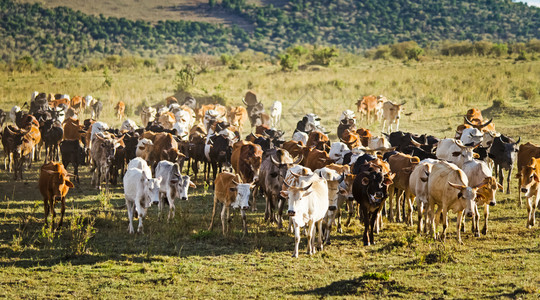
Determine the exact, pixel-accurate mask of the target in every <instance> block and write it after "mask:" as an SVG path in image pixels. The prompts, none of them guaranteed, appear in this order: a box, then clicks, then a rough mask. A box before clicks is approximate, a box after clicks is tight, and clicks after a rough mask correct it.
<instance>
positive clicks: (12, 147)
mask: <svg viewBox="0 0 540 300" xmlns="http://www.w3.org/2000/svg"><path fill="white" fill-rule="evenodd" d="M23 136H24V131H23V130H21V129H20V128H18V127H16V126H12V125H8V126H6V127H5V128H4V130H3V132H2V146H3V148H4V156H5V158H4V169H5V170H6V171H9V172H11V171H13V168H14V163H15V157H17V156H19V155H20V148H21V146H22V139H23Z"/></svg>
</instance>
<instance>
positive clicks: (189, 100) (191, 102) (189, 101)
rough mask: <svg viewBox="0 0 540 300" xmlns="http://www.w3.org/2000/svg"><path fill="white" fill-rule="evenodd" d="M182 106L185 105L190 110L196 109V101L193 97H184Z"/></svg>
mask: <svg viewBox="0 0 540 300" xmlns="http://www.w3.org/2000/svg"><path fill="white" fill-rule="evenodd" d="M182 105H185V106H187V107H189V108H191V109H192V110H195V108H197V100H196V99H195V98H193V96H186V98H185V99H184V102H182Z"/></svg>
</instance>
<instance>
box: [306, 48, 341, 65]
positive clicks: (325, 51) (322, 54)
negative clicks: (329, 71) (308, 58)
mask: <svg viewBox="0 0 540 300" xmlns="http://www.w3.org/2000/svg"><path fill="white" fill-rule="evenodd" d="M311 55H312V57H313V61H312V63H313V64H316V65H321V66H328V65H330V63H331V62H332V59H333V58H334V57H338V55H339V51H338V49H336V48H335V47H322V48H319V49H315V50H313V53H312V54H311Z"/></svg>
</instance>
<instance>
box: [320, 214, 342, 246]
mask: <svg viewBox="0 0 540 300" xmlns="http://www.w3.org/2000/svg"><path fill="white" fill-rule="evenodd" d="M338 209H339V208H338ZM335 216H336V212H335V211H333V212H331V211H328V212H326V217H325V218H324V219H326V220H327V221H326V226H324V227H325V232H324V243H325V244H326V245H330V232H331V231H332V225H333V223H334V220H335ZM321 224H322V221H321Z"/></svg>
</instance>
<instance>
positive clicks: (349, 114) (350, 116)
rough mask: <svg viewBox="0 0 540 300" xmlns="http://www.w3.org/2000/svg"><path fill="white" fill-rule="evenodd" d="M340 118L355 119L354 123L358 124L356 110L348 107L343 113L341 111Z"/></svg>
mask: <svg viewBox="0 0 540 300" xmlns="http://www.w3.org/2000/svg"><path fill="white" fill-rule="evenodd" d="M339 120H340V121H341V120H353V121H354V124H356V116H355V115H354V111H352V110H350V109H347V110H344V111H343V112H342V113H341V116H340V117H339Z"/></svg>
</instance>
